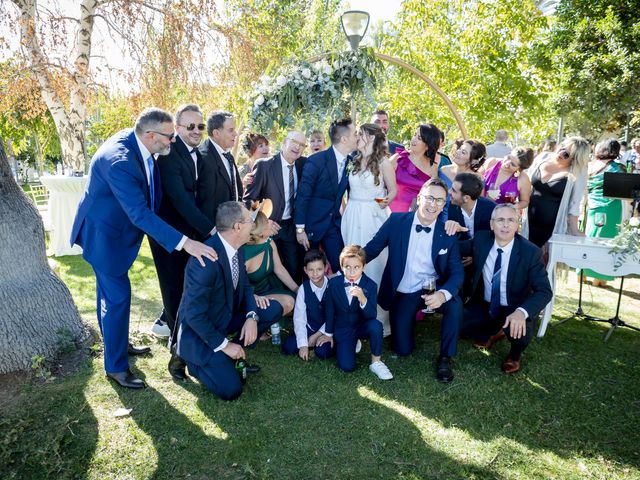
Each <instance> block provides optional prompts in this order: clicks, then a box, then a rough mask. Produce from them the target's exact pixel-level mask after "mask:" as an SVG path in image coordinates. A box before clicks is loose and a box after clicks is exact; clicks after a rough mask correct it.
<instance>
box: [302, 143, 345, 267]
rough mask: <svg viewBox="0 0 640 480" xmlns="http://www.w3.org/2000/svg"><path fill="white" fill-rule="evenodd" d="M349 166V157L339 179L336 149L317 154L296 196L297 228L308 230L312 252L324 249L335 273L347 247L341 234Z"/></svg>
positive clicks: (304, 172)
mask: <svg viewBox="0 0 640 480" xmlns="http://www.w3.org/2000/svg"><path fill="white" fill-rule="evenodd" d="M350 162H351V160H350V157H347V158H346V159H345V166H344V168H343V171H342V176H341V177H340V178H338V167H337V162H336V156H335V153H334V151H333V147H329V148H328V149H327V150H324V151H322V152H318V153H314V154H313V155H311V156H310V157H309V158H308V159H307V161H306V163H305V165H304V168H303V169H302V178H300V182H299V184H298V192H297V195H296V205H295V209H294V220H295V224H296V225H304V226H305V231H306V233H307V237H308V239H309V242H310V243H311V247H312V248H318V246H319V245H322V248H323V249H324V251H325V253H326V254H327V258H328V259H329V263H330V264H331V269H332V270H333V271H334V272H337V271H338V270H340V261H339V257H340V252H341V251H342V248H343V247H344V242H343V240H342V234H341V232H340V221H341V219H342V215H341V214H340V206H341V203H342V197H343V195H344V192H345V191H346V190H347V186H348V183H349V181H348V176H347V170H348V168H347V167H348V165H349V163H350Z"/></svg>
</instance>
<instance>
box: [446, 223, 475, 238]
mask: <svg viewBox="0 0 640 480" xmlns="http://www.w3.org/2000/svg"><path fill="white" fill-rule="evenodd" d="M444 231H445V232H447V235H449V236H451V235H455V234H456V233H459V232H468V231H469V229H468V228H467V227H463V226H462V225H460V224H459V223H458V222H456V221H455V220H447V221H446V222H445V224H444Z"/></svg>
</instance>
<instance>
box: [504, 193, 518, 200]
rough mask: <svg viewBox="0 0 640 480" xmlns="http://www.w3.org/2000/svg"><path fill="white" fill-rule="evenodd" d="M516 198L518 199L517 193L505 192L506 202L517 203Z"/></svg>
mask: <svg viewBox="0 0 640 480" xmlns="http://www.w3.org/2000/svg"><path fill="white" fill-rule="evenodd" d="M516 198H518V193H517V192H505V194H504V200H505V202H507V203H516Z"/></svg>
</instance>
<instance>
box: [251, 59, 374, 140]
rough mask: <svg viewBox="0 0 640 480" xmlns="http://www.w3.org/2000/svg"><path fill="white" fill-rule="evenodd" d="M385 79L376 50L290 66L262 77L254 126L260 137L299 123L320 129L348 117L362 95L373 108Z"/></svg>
mask: <svg viewBox="0 0 640 480" xmlns="http://www.w3.org/2000/svg"><path fill="white" fill-rule="evenodd" d="M381 74H382V68H381V64H380V61H378V60H377V59H376V58H375V57H374V55H373V51H372V50H371V49H359V50H358V51H355V52H352V51H347V52H343V53H335V54H332V55H328V56H327V57H325V58H322V60H321V61H319V62H315V63H309V62H307V61H303V62H301V63H297V64H296V63H290V64H288V65H286V66H285V67H284V68H282V69H281V70H280V71H279V72H278V76H277V77H275V78H274V77H270V76H267V75H264V76H262V77H261V78H260V82H259V84H258V85H257V87H256V89H255V91H254V92H253V94H252V96H251V103H252V105H253V106H252V109H251V116H250V121H249V126H250V127H252V128H255V129H257V130H258V131H261V132H269V131H271V130H272V128H273V127H274V125H277V126H279V127H283V128H285V127H286V128H290V127H294V126H296V125H298V124H300V123H303V124H304V125H305V127H306V129H307V130H311V129H313V128H314V127H316V128H317V126H318V124H319V123H320V122H322V121H323V120H324V119H326V118H335V117H337V116H341V115H344V114H345V113H346V112H348V111H349V103H348V102H349V100H350V98H352V97H355V96H362V97H364V98H365V99H366V100H368V102H369V104H371V105H373V98H374V97H373V95H374V90H375V88H376V86H377V85H378V83H379V80H378V79H379V78H380V76H381ZM345 107H346V108H345Z"/></svg>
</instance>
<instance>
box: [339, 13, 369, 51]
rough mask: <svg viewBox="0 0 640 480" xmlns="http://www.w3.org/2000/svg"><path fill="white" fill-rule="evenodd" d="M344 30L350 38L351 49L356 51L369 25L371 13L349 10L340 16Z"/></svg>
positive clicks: (348, 38)
mask: <svg viewBox="0 0 640 480" xmlns="http://www.w3.org/2000/svg"><path fill="white" fill-rule="evenodd" d="M340 20H341V22H342V30H343V31H344V34H345V35H346V37H347V40H349V45H351V50H353V51H356V50H357V49H358V46H359V45H360V41H361V40H362V39H363V38H364V34H365V33H367V28H368V27H369V14H368V13H367V12H363V11H362V10H348V11H346V12H344V13H343V14H342V17H340Z"/></svg>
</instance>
